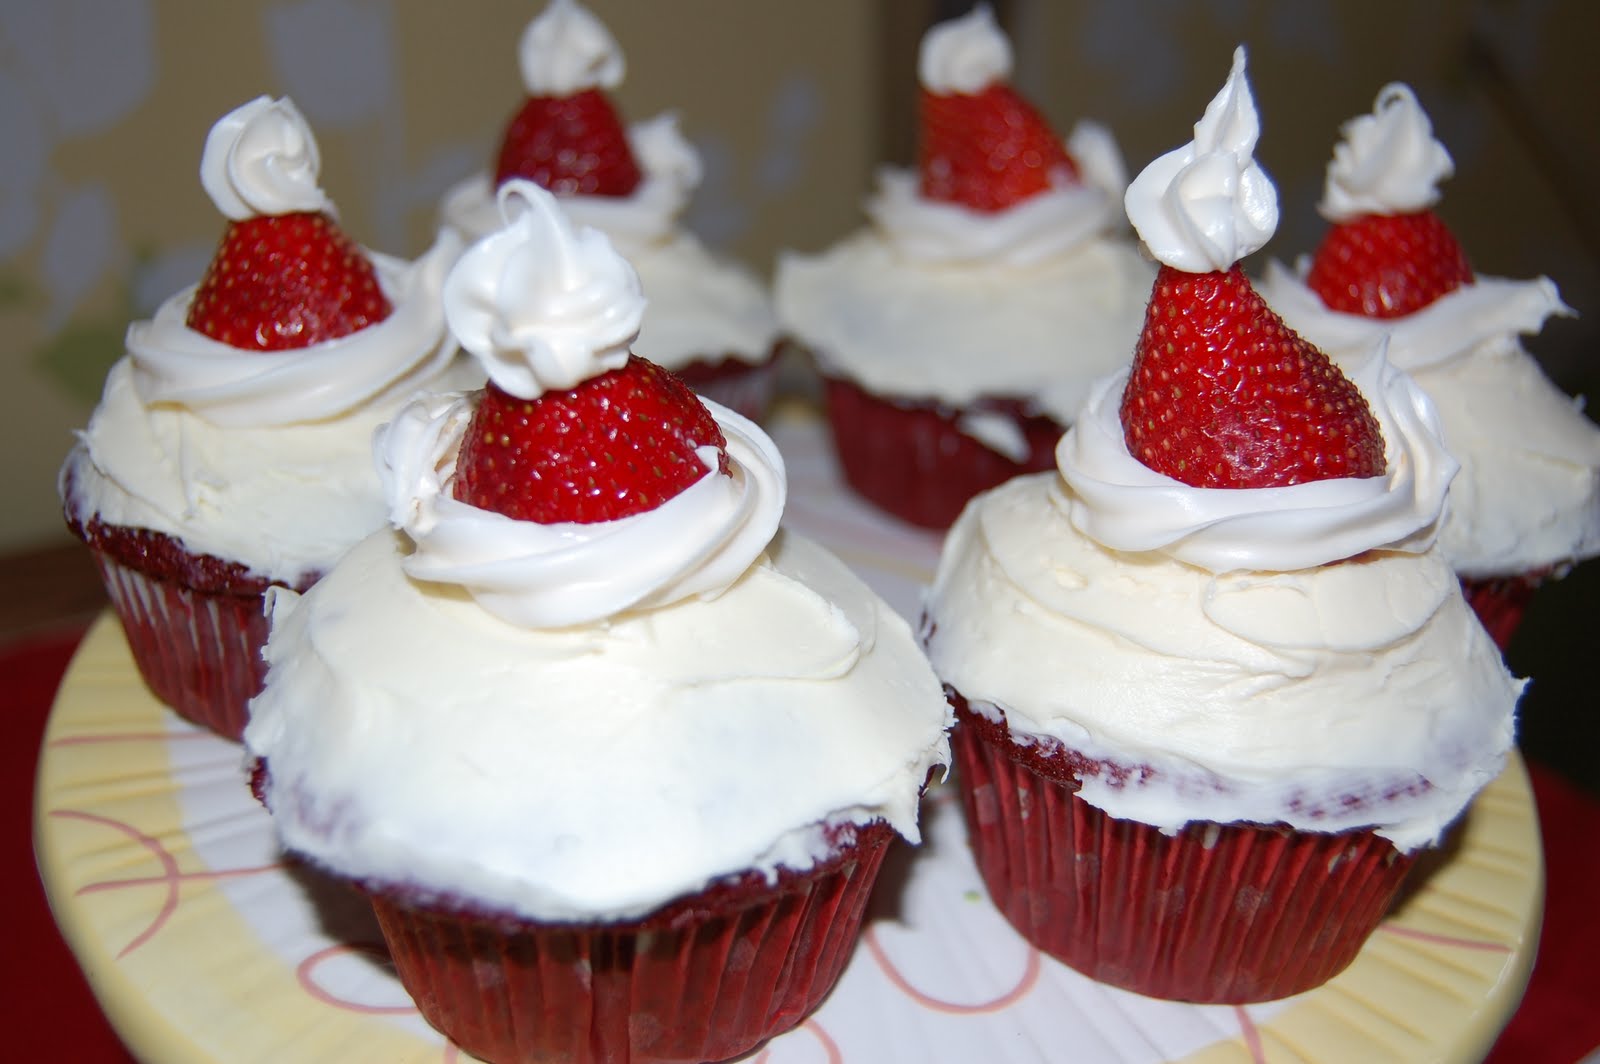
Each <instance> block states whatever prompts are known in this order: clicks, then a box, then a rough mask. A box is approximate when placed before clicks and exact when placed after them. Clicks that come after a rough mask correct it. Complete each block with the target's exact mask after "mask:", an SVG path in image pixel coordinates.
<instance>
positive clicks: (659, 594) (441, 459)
mask: <svg viewBox="0 0 1600 1064" xmlns="http://www.w3.org/2000/svg"><path fill="white" fill-rule="evenodd" d="M705 403H706V407H707V409H709V410H710V411H711V414H712V416H713V417H715V418H716V419H717V424H718V425H719V426H720V427H721V429H722V432H723V435H724V436H725V437H726V439H727V443H728V464H729V466H730V469H731V472H732V475H731V476H720V475H717V473H716V472H715V470H716V468H717V451H716V448H714V447H702V448H700V449H699V452H698V454H699V457H700V460H701V461H702V462H704V463H705V465H706V475H705V476H703V477H701V478H700V479H699V480H697V481H696V482H695V483H694V484H692V485H690V486H689V487H688V488H686V489H685V490H684V491H682V492H680V493H679V494H678V495H676V496H674V497H673V498H671V499H669V500H667V501H666V502H664V503H662V504H661V505H660V506H658V507H656V508H655V509H653V510H647V511H645V512H643V513H638V514H634V515H632V516H629V517H624V518H621V519H620V520H616V521H600V522H595V523H593V524H576V523H562V524H550V525H544V524H539V523H537V522H534V521H516V520H513V519H511V518H509V517H505V516H504V515H502V514H497V513H493V512H490V511H487V510H480V509H478V508H477V507H475V506H470V505H468V504H467V503H464V502H459V501H457V500H456V499H454V498H453V497H452V496H451V493H450V485H451V482H452V477H453V475H454V473H455V460H456V454H457V453H458V451H459V450H460V446H461V438H462V436H463V434H464V433H465V432H466V429H467V423H468V422H469V421H470V420H471V418H472V406H471V403H470V401H469V400H468V399H467V398H466V397H464V396H459V395H458V396H432V397H427V398H423V399H419V400H416V401H414V402H412V403H411V404H409V405H408V406H406V407H405V408H404V409H403V410H401V411H400V413H399V414H398V415H397V416H396V418H395V420H394V421H393V422H391V423H390V424H389V425H387V426H385V427H384V428H383V429H381V430H380V431H379V433H378V435H377V437H376V438H375V441H374V449H375V452H376V457H377V462H378V471H379V476H380V477H381V479H382V480H383V483H384V489H385V491H386V492H387V495H388V499H389V507H390V520H391V521H392V522H393V523H394V525H395V526H396V527H397V528H400V529H403V530H404V531H405V532H406V534H407V535H409V536H410V537H411V539H412V540H413V541H414V542H415V544H416V549H415V551H414V552H413V553H412V554H411V555H410V556H409V557H408V558H406V560H405V563H404V564H405V570H406V572H407V573H409V574H410V575H411V576H413V577H415V578H416V579H418V580H426V581H434V582H444V583H452V584H459V585H461V586H462V587H464V588H466V590H467V592H468V593H469V594H471V595H472V597H473V598H474V599H475V600H477V602H478V604H479V605H481V606H482V607H483V608H484V609H485V610H486V611H488V612H489V613H491V614H493V615H494V616H496V617H499V618H500V619H501V620H504V621H507V622H509V623H512V624H517V625H522V626H524V627H528V628H560V627H565V626H568V625H575V624H585V623H588V622H591V621H598V620H602V619H604V618H606V617H610V616H613V615H614V614H617V613H621V612H622V611H624V610H629V609H647V608H652V607H656V606H663V605H666V604H668V603H671V602H676V601H678V600H680V599H685V598H689V597H691V596H700V597H702V598H714V597H715V596H716V595H718V594H720V593H721V592H722V591H724V590H726V589H727V588H728V587H729V586H730V585H732V584H733V583H734V582H735V581H736V580H738V579H739V578H740V577H741V576H743V575H744V573H745V571H746V570H747V569H749V568H750V566H751V564H752V563H753V562H754V561H755V560H756V559H757V558H758V557H760V556H761V553H762V552H763V551H764V550H765V549H766V547H767V544H768V543H769V542H770V541H771V540H772V537H773V535H774V534H775V533H776V532H777V530H778V522H779V519H780V518H781V517H782V516H783V506H784V502H785V497H786V494H787V482H786V480H785V476H784V466H783V457H782V455H780V454H779V453H778V449H777V447H776V445H774V444H773V442H772V440H771V439H770V438H769V437H768V436H767V435H766V433H764V432H762V431H761V430H760V429H759V428H757V427H756V426H755V425H754V424H753V423H751V422H749V421H747V420H745V419H744V418H742V417H740V416H739V415H738V414H735V413H734V412H733V411H731V410H728V409H726V408H724V407H721V406H718V405H717V404H715V403H712V402H710V401H705Z"/></svg>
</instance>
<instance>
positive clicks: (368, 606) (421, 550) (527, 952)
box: [245, 180, 950, 1061]
mask: <svg viewBox="0 0 1600 1064" xmlns="http://www.w3.org/2000/svg"><path fill="white" fill-rule="evenodd" d="M499 198H500V200H501V202H502V204H503V209H504V210H505V213H506V218H507V222H506V226H505V227H504V228H503V229H502V230H500V231H498V232H497V233H495V234H492V235H490V236H489V237H487V238H485V239H484V240H483V241H481V242H480V243H478V244H476V245H474V246H473V247H472V248H471V249H470V250H468V251H467V253H466V254H465V255H464V256H463V258H462V259H461V261H460V263H459V264H458V265H457V266H456V267H455V269H454V270H453V271H452V272H451V275H450V277H449V279H448V281H447V282H446V286H445V305H446V309H447V314H448V316H449V320H450V323H451V328H452V329H453V330H454V332H455V333H456V335H457V336H458V338H459V340H460V342H461V343H462V345H463V346H464V347H465V348H467V349H468V350H469V351H471V352H473V353H474V354H476V355H477V356H479V357H480V358H481V359H482V360H483V361H484V363H485V365H486V367H487V370H488V373H489V377H490V383H489V384H488V386H487V387H486V388H485V389H484V390H483V391H482V392H481V393H473V394H467V395H460V396H454V397H432V398H429V399H426V400H422V401H419V402H417V403H414V404H412V405H411V406H408V407H407V408H406V409H405V410H403V411H401V413H400V414H399V415H398V416H397V417H396V419H395V421H394V422H393V423H392V424H391V425H390V426H389V427H388V428H387V429H386V430H384V432H383V433H382V434H381V436H380V437H379V438H378V439H377V442H376V452H377V455H378V459H379V465H380V468H381V470H382V472H383V476H384V479H385V482H386V484H387V487H388V492H389V500H390V505H391V519H392V521H393V523H394V525H395V526H396V529H397V530H396V531H389V532H382V533H378V534H376V535H374V536H372V537H371V538H369V539H367V540H366V541H364V542H363V543H361V544H360V545H359V546H357V547H356V548H355V549H353V550H352V551H351V552H350V553H349V554H348V555H347V556H346V557H345V558H344V559H343V560H342V561H341V562H340V563H339V565H337V566H336V567H335V568H334V569H333V571H332V572H331V573H329V574H328V575H327V576H325V577H324V578H323V579H322V580H321V581H320V582H319V583H318V584H317V585H316V586H315V587H313V588H312V589H311V590H310V591H308V592H307V593H306V594H304V595H303V596H301V595H297V594H295V593H293V592H289V591H283V592H279V593H278V594H276V595H275V597H274V601H273V617H272V636H271V640H270V641H269V643H268V645H267V650H266V656H267V659H268V661H269V662H270V670H269V672H268V675H267V682H266V687H265V690H264V691H263V692H262V694H261V695H260V696H259V697H258V698H257V699H256V700H255V702H254V703H253V706H252V717H251V721H250V726H249V728H248V729H247V730H246V732H245V744H246V746H247V748H248V751H249V753H250V755H252V757H253V758H255V759H256V762H255V763H256V764H257V765H258V769H257V776H256V782H257V789H258V793H259V794H261V796H262V798H263V800H264V801H265V802H266V804H267V805H268V807H269V808H270V810H271V812H272V815H273V818H274V821H275V823H276V826H277V831H278V833H279V835H280V837H281V839H282V842H283V844H284V846H285V848H286V849H287V850H288V851H290V852H291V853H292V854H296V855H298V856H299V857H300V858H302V859H303V860H306V861H309V862H311V863H312V864H314V865H316V866H318V867H320V868H322V869H324V870H326V871H327V872H328V873H330V874H331V875H332V876H334V877H336V878H337V879H340V880H344V881H348V882H351V883H354V884H356V885H358V886H359V887H360V888H361V889H362V890H364V891H365V892H366V894H367V895H368V896H369V897H370V898H371V900H372V903H373V905H374V908H375V910H376V912H377V915H378V919H379V921H380V923H381V925H382V928H383V933H384V937H385V939H386V940H387V942H388V946H389V949H390V952H391V954H392V956H393V958H394V963H395V967H396V969H397V971H398V973H399V976H400V979H401V981H402V982H403V984H404V985H405V986H406V988H407V989H408V990H409V991H410V993H411V994H412V996H413V998H414V999H415V1000H416V1003H417V1005H418V1007H419V1009H421V1011H422V1013H423V1015H424V1016H425V1017H426V1018H427V1019H428V1020H429V1022H431V1023H432V1024H434V1026H436V1027H437V1028H438V1029H439V1030H441V1031H442V1032H444V1034H446V1035H447V1036H448V1037H449V1038H450V1039H451V1040H452V1041H454V1042H455V1043H456V1044H457V1045H459V1046H460V1047H461V1048H462V1049H464V1050H466V1051H467V1052H470V1053H472V1054H475V1055H477V1056H479V1057H482V1058H484V1059H486V1060H490V1061H508V1060H571V1061H590V1060H593V1061H610V1060H630V1061H657V1060H660V1061H669V1060H670V1061H703V1060H724V1059H727V1058H730V1057H734V1056H737V1055H739V1054H741V1053H744V1052H746V1051H748V1050H749V1049H751V1048H753V1047H754V1046H756V1045H758V1044H759V1043H761V1042H762V1041H764V1040H765V1039H767V1038H769V1037H771V1036H772V1035H775V1034H777V1033H779V1032H781V1031H783V1030H786V1029H788V1028H789V1027H791V1026H793V1025H795V1024H797V1023H799V1022H800V1021H801V1020H802V1019H803V1018H804V1017H805V1016H806V1015H807V1014H808V1013H809V1012H811V1011H812V1010H813V1009H814V1008H816V1006H817V1005H818V1004H819V1003H820V1001H821V1000H822V998H823V996H824V995H826V994H827V992H828V990H829V988H830V987H831V986H832V985H833V983H834V981H835V980H836V979H837V977H838V975H839V973H840V971H841V969H842V967H843V965H844V963H845V961H846V959H847V958H848V957H849V955H850V951H851V948H852V946H853V944H854V941H855V937H856V933H857V931H858V929H859V926H860V921H861V918H862V913H863V906H864V905H865V902H866V899H867V894H868V892H869V890H870V889H871V886H872V883H873V879H874V877H875V875H876V873H877V869H878V867H879V864H880V862H881V860H882V858H883V855H884V852H885V848H886V847H887V846H888V845H889V843H890V842H891V840H892V839H893V838H894V837H895V836H896V835H902V836H905V837H906V838H908V839H911V840H913V841H915V840H916V838H917V806H918V800H919V796H920V793H921V790H922V787H923V785H924V783H925V782H926V780H927V778H928V775H929V773H930V772H931V771H932V770H933V769H934V768H935V767H936V766H939V765H942V764H944V763H945V762H946V761H947V760H948V756H949V751H948V746H947V743H946V738H945V732H946V728H947V727H948V725H949V716H950V711H949V707H948V705H947V703H946V701H945V699H944V696H943V692H942V690H941V688H940V685H939V683H938V680H937V679H936V678H935V677H934V675H933V672H932V670H931V669H930V668H929V666H928V664H927V662H926V659H925V658H924V657H923V656H922V654H921V650H920V648H919V647H918V645H917V642H916V639H915V637H914V636H913V634H912V632H911V630H910V628H909V626H908V625H906V624H905V623H904V622H903V621H902V620H901V619H900V618H899V617H898V615H897V614H895V613H894V612H893V610H892V609H890V607H888V606H887V605H886V604H885V603H884V602H883V601H882V600H880V599H879V598H878V597H877V596H876V595H874V594H873V593H872V592H871V591H869V590H868V589H867V587H866V586H865V585H864V584H862V583H861V582H860V581H859V580H858V579H857V578H856V577H854V576H853V575H852V574H851V573H850V571H849V570H848V569H847V568H846V567H845V566H844V565H843V564H842V563H840V562H839V561H838V560H836V559H835V558H833V557H832V556H831V555H830V554H828V553H826V552H825V551H823V550H822V549H820V548H819V547H817V546H815V545H814V544H812V543H810V542H808V541H806V540H804V539H802V538H801V537H799V536H795V535H793V534H790V533H786V532H784V531H781V530H779V528H778V524H779V519H780V517H781V514H782V510H783V504H784V498H785V493H786V487H785V479H784V470H783V463H782V459H781V457H780V455H779V453H778V451H777V449H776V448H775V447H774V446H773V444H772V441H771V440H770V439H768V438H767V437H766V435H765V434H764V433H762V431H761V430H760V429H759V428H757V427H756V426H755V424H754V423H753V422H750V421H748V420H746V419H745V418H742V417H740V416H739V415H738V414H735V413H733V412H732V411H730V410H728V409H726V408H724V407H721V406H718V405H717V404H715V403H713V402H706V403H704V404H702V403H701V402H700V401H699V400H698V399H696V397H695V396H694V395H693V393H692V392H690V391H689V390H688V389H687V388H686V387H685V386H684V385H683V384H682V383H681V382H680V381H678V380H677V379H676V378H675V377H673V376H672V375H671V374H669V373H667V372H666V371H664V370H662V369H660V368H659V367H657V366H655V365H654V364H653V363H650V362H648V361H646V360H644V359H642V358H639V357H638V356H636V355H632V354H630V352H629V344H630V342H631V340H632V338H633V336H634V335H635V333H636V331H637V329H638V326H639V322H640V320H641V316H642V315H643V314H644V313H645V310H644V301H643V299H642V298H641V297H640V293H639V286H638V280H637V278H636V276H635V275H634V273H633V272H632V270H631V269H629V267H628V265H627V263H626V262H625V261H624V260H623V259H622V258H620V257H619V256H618V255H617V254H616V253H615V252H614V251H613V250H612V249H611V247H610V245H609V244H608V243H607V241H606V240H605V238H604V237H603V236H602V235H601V234H600V233H599V232H598V231H596V230H593V229H578V230H574V229H573V228H572V227H571V225H570V223H569V222H568V221H567V220H566V219H565V218H564V217H563V216H562V214H561V212H560V209H559V207H557V206H556V200H555V198H554V197H552V196H551V195H550V194H548V193H546V192H545V191H543V190H542V189H540V188H539V187H538V186H536V185H533V184H532V183H530V182H526V181H521V180H516V181H511V182H508V183H507V184H506V185H505V186H503V187H502V188H501V190H500V192H499Z"/></svg>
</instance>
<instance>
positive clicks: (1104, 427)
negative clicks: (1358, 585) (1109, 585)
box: [1056, 347, 1458, 573]
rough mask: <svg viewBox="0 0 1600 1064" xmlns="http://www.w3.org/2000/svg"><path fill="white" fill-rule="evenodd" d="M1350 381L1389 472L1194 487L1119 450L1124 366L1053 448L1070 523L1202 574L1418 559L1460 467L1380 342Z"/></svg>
mask: <svg viewBox="0 0 1600 1064" xmlns="http://www.w3.org/2000/svg"><path fill="white" fill-rule="evenodd" d="M1349 376H1350V379H1351V381H1352V383H1354V384H1355V385H1356V387H1358V388H1359V389H1360V390H1361V393H1362V394H1363V395H1365V396H1366V397H1367V401H1368V403H1369V404H1370V406H1371V408H1372V412H1373V415H1374V416H1375V417H1376V418H1377V420H1378V424H1379V427H1380V428H1381V429H1382V431H1383V438H1384V441H1385V444H1386V454H1385V458H1386V460H1387V465H1388V471H1387V473H1386V474H1385V475H1384V476H1382V477H1362V478H1357V477H1344V478H1339V479H1336V480H1318V481H1311V482H1308V483H1304V484H1293V485H1289V486H1287V487H1275V488H1195V487H1190V486H1189V485H1187V484H1183V483H1181V482H1180V481H1176V480H1173V479H1172V478H1171V477H1167V476H1163V475H1162V474H1160V473H1157V472H1156V471H1155V470H1153V469H1151V468H1149V467H1148V466H1146V465H1145V464H1144V463H1143V462H1140V461H1139V460H1138V459H1137V458H1135V457H1134V456H1133V455H1131V454H1129V453H1128V448H1127V444H1126V442H1125V439H1124V436H1123V430H1122V420H1121V416H1120V406H1121V402H1120V400H1121V397H1122V392H1123V389H1124V387H1125V386H1126V383H1127V378H1128V371H1127V370H1123V371H1122V372H1121V373H1118V374H1116V375H1114V376H1111V377H1108V378H1105V379H1103V380H1101V381H1100V382H1099V383H1098V384H1097V385H1096V386H1095V388H1094V391H1093V392H1092V393H1091V395H1090V397H1089V401H1088V403H1087V404H1086V406H1085V408H1084V411H1083V412H1082V413H1081V414H1080V415H1079V416H1078V419H1077V422H1076V423H1075V424H1074V426H1073V427H1072V429H1071V430H1070V431H1069V432H1068V433H1067V434H1066V435H1065V436H1063V437H1062V439H1061V442H1060V444H1058V445H1057V447H1056V463H1057V466H1058V468H1059V469H1060V472H1061V476H1062V479H1063V480H1065V481H1066V483H1067V485H1068V486H1070V487H1071V489H1072V492H1071V493H1070V494H1065V493H1063V494H1060V495H1058V498H1057V505H1059V506H1062V507H1065V508H1066V510H1067V513H1068V516H1069V517H1070V519H1071V521H1072V524H1073V525H1074V527H1076V528H1077V529H1078V530H1079V531H1080V532H1082V533H1083V534H1084V535H1086V536H1088V537H1090V538H1091V539H1094V540H1096V541H1097V542H1099V543H1100V544H1101V545H1103V546H1105V547H1109V548H1111V549H1113V550H1122V551H1160V552H1161V553H1163V554H1166V555H1168V556H1169V557H1172V558H1175V559H1177V560H1179V561H1182V562H1186V563H1188V564H1190V565H1194V566H1197V567H1199V568H1201V569H1205V570H1208V571H1210V572H1216V573H1223V572H1230V571H1232V570H1236V569H1252V570H1266V571H1273V572H1283V571H1288V570H1295V569H1310V568H1313V567H1316V566H1319V565H1325V564H1327V563H1329V562H1335V561H1340V560H1342V559H1344V558H1351V557H1354V556H1355V555H1357V554H1360V553H1361V552H1363V551H1366V550H1373V549H1377V548H1382V549H1385V550H1392V551H1404V552H1409V553H1421V552H1423V551H1425V550H1427V548H1428V547H1429V546H1430V545H1431V544H1432V542H1433V540H1434V537H1435V535H1436V533H1437V526H1438V521H1439V516H1440V513H1441V511H1442V509H1443V507H1444V501H1445V492H1446V489H1448V488H1449V486H1450V481H1451V478H1453V477H1454V476H1455V474H1456V471H1457V469H1458V466H1457V463H1456V461H1455V459H1454V458H1452V457H1451V456H1450V454H1449V453H1448V452H1447V451H1446V450H1445V448H1444V444H1443V442H1442V439H1441V432H1440V429H1439V420H1438V415H1437V413H1436V412H1435V411H1434V408H1433V404H1432V402H1431V401H1430V400H1429V399H1428V397H1427V396H1426V395H1424V394H1423V392H1422V390H1421V389H1420V388H1418V387H1417V386H1416V384H1415V383H1414V382H1413V381H1412V380H1411V378H1410V377H1408V376H1407V375H1406V374H1404V373H1402V372H1400V371H1399V370H1398V369H1396V368H1395V367H1394V366H1393V365H1391V364H1390V363H1389V361H1388V359H1387V358H1386V357H1385V356H1384V354H1383V351H1382V348H1381V347H1380V348H1379V349H1377V350H1376V351H1374V352H1373V353H1371V354H1370V355H1369V356H1368V357H1367V358H1366V360H1365V361H1364V362H1362V363H1361V364H1360V365H1358V366H1354V367H1351V368H1350V369H1349Z"/></svg>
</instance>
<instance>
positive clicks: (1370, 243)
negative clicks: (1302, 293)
mask: <svg viewBox="0 0 1600 1064" xmlns="http://www.w3.org/2000/svg"><path fill="white" fill-rule="evenodd" d="M1471 282H1472V266H1471V264H1470V263H1468V261H1467V254H1466V252H1465V251H1463V250H1462V249H1461V244H1460V242H1458V241H1457V240H1456V238H1455V235H1454V234H1453V233H1451V232H1450V229H1449V228H1448V227H1447V226H1446V225H1445V224H1444V222H1443V221H1442V220H1440V218H1439V216H1438V215H1436V214H1434V213H1433V212H1432V211H1418V212H1416V213H1414V214H1397V215H1384V214H1369V215H1365V216H1363V217H1361V218H1357V219H1355V220H1354V221H1351V222H1345V223H1342V224H1340V225H1336V226H1334V227H1333V228H1332V229H1330V230H1328V233H1327V235H1326V236H1325V237H1323V240H1322V245H1321V246H1320V247H1318V248H1317V253H1316V255H1315V256H1314V257H1313V258H1312V260H1311V270H1310V272H1309V273H1308V274H1307V275H1306V283H1307V284H1308V285H1309V286H1310V287H1311V290H1312V291H1313V292H1316V293H1317V295H1318V296H1320V297H1322V301H1323V303H1325V304H1327V306H1328V307H1329V308H1330V309H1333V310H1338V311H1343V312H1344V313H1346V314H1360V315H1362V316H1364V317H1368V318H1399V317H1403V316H1405V315H1407V314H1411V313H1413V312H1415V311H1418V310H1421V309H1422V308H1423V307H1426V306H1428V305H1429V304H1430V303H1432V302H1433V301H1434V300H1436V299H1438V298H1439V297H1440V296H1442V295H1446V294H1447V293H1449V292H1453V291H1455V290H1456V289H1457V288H1459V287H1461V286H1462V285H1464V284H1470V283H1471Z"/></svg>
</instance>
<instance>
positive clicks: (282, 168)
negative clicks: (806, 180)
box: [200, 96, 333, 222]
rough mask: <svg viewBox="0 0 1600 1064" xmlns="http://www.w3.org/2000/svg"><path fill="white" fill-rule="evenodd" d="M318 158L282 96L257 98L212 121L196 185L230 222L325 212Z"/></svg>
mask: <svg viewBox="0 0 1600 1064" xmlns="http://www.w3.org/2000/svg"><path fill="white" fill-rule="evenodd" d="M321 169H322V156H321V154H320V152H319V151H318V150H317V140H316V138H315V137H314V136H313V135H312V133H311V127H310V126H309V125H307V124H306V120H305V119H304V118H303V117H302V116H301V114H300V111H299V109H298V108H296V107H295V105H294V102H293V101H292V100H290V99H289V98H288V97H283V98H281V99H277V100H273V99H270V98H269V97H266V96H259V97H257V98H256V99H254V100H251V101H250V102H249V103H247V104H244V105H243V106H241V107H238V108H235V109H234V110H232V111H230V112H229V113H227V114H225V115H223V116H222V118H220V119H218V120H217V122H216V124H215V125H213V126H212V127H211V132H210V133H208V134H207V135H206V144H205V149H204V150H203V151H202V152H201V156H200V183H201V185H203V186H204V187H205V190H206V192H207V193H208V194H209V195H210V196H211V200H212V202H213V203H215V204H216V205H217V210H219V211H221V212H222V214H223V215H224V216H225V217H227V218H231V219H233V220H234V221H236V222H242V221H244V220H245V219H247V218H253V217H255V216H257V215H269V214H290V213H293V212H296V211H327V212H331V211H332V210H333V205H332V204H331V203H330V202H329V201H328V198H327V196H325V195H323V193H322V187H321V186H320V185H319V184H318V183H317V178H318V175H319V173H320V171H321Z"/></svg>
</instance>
